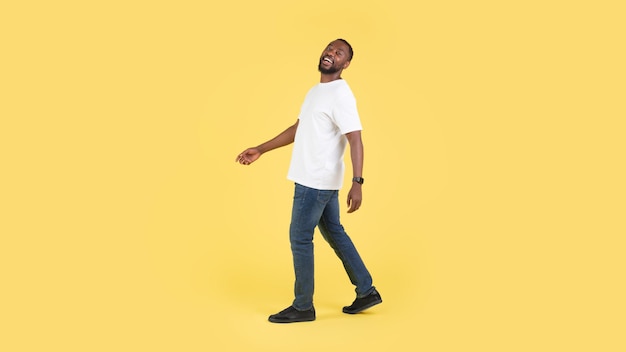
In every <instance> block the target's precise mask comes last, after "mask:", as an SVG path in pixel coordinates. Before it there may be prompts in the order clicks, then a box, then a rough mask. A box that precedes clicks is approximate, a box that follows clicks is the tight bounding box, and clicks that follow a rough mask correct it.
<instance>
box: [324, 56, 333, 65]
mask: <svg viewBox="0 0 626 352" xmlns="http://www.w3.org/2000/svg"><path fill="white" fill-rule="evenodd" d="M324 61H328V62H330V63H331V64H332V63H333V61H332V60H331V59H329V58H327V57H325V58H324Z"/></svg>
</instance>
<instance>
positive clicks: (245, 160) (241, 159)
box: [235, 120, 300, 165]
mask: <svg viewBox="0 0 626 352" xmlns="http://www.w3.org/2000/svg"><path fill="white" fill-rule="evenodd" d="M299 122H300V120H297V121H296V123H294V124H293V125H291V126H289V128H287V129H286V130H284V131H283V132H281V133H280V134H279V135H278V136H276V137H274V138H272V139H270V140H269V141H267V142H265V143H263V144H261V145H259V146H257V147H254V148H248V149H246V150H244V151H243V152H241V153H240V154H239V155H237V158H236V159H235V161H236V162H238V163H240V164H242V165H250V164H252V163H253V162H255V161H256V160H257V159H258V158H259V157H261V155H262V154H265V153H267V152H269V151H270V150H274V149H277V148H280V147H284V146H286V145H289V144H291V143H293V141H294V139H295V138H296V130H297V129H298V123H299Z"/></svg>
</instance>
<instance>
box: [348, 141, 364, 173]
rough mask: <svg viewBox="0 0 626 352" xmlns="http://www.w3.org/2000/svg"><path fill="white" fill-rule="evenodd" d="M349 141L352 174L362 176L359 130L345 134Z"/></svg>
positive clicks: (361, 149)
mask: <svg viewBox="0 0 626 352" xmlns="http://www.w3.org/2000/svg"><path fill="white" fill-rule="evenodd" d="M346 137H347V138H348V142H349V143H350V159H351V160H352V176H353V177H363V157H364V154H363V141H362V140H361V132H360V131H356V132H351V133H348V134H347V135H346Z"/></svg>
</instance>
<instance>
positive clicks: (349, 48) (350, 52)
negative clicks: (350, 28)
mask: <svg viewBox="0 0 626 352" xmlns="http://www.w3.org/2000/svg"><path fill="white" fill-rule="evenodd" d="M337 40H339V41H342V42H343V43H344V44H346V45H347V46H348V56H349V57H348V61H352V56H354V50H352V45H350V43H348V41H347V40H345V39H342V38H339V39H337Z"/></svg>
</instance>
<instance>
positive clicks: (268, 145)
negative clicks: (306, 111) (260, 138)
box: [257, 121, 299, 153]
mask: <svg viewBox="0 0 626 352" xmlns="http://www.w3.org/2000/svg"><path fill="white" fill-rule="evenodd" d="M298 122H299V121H296V123H295V124H293V125H292V126H290V127H289V128H287V129H286V130H284V131H283V132H281V133H280V134H279V135H278V136H276V137H274V138H272V139H270V140H269V141H267V142H265V143H263V144H261V145H259V146H258V147H257V149H258V150H259V151H260V152H261V153H266V152H269V151H270V150H274V149H277V148H280V147H284V146H286V145H289V144H291V143H293V141H294V139H295V138H296V130H297V129H298Z"/></svg>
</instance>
